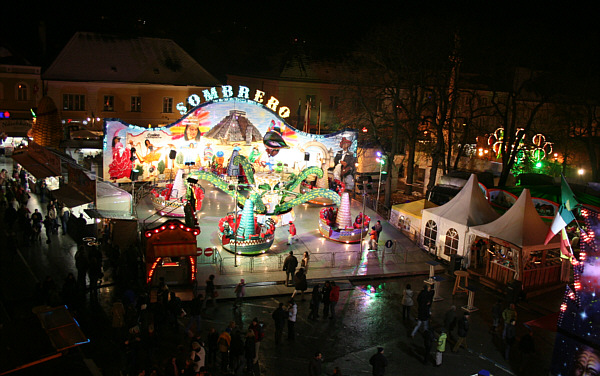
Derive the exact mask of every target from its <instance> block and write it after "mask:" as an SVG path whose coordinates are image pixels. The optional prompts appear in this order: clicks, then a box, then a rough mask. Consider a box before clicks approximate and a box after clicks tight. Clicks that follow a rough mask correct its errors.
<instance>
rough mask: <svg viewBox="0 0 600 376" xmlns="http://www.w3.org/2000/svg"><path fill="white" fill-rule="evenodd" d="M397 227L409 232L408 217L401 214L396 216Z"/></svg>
mask: <svg viewBox="0 0 600 376" xmlns="http://www.w3.org/2000/svg"><path fill="white" fill-rule="evenodd" d="M398 227H400V228H401V229H402V230H404V231H408V232H410V218H408V217H405V216H403V215H401V216H400V217H399V218H398Z"/></svg>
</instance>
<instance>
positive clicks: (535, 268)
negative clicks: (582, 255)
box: [469, 189, 562, 292]
mask: <svg viewBox="0 0 600 376" xmlns="http://www.w3.org/2000/svg"><path fill="white" fill-rule="evenodd" d="M548 229H549V226H548V225H546V223H544V221H543V220H542V219H541V217H540V216H539V214H538V213H537V211H536V209H535V206H534V204H533V202H532V200H531V195H530V193H529V190H527V189H525V190H523V193H521V196H520V197H519V199H518V200H517V202H515V204H514V205H513V206H512V207H511V208H510V209H509V210H508V211H507V212H506V213H505V214H504V215H503V216H502V217H500V218H498V219H497V220H495V221H493V222H491V223H488V224H485V225H481V226H475V227H472V228H471V229H470V230H469V235H470V239H471V242H472V243H474V242H476V241H479V239H484V241H483V248H484V249H483V252H484V263H483V264H484V266H485V272H484V273H483V275H482V278H481V281H482V283H484V284H487V285H489V286H490V287H494V288H504V287H506V286H507V285H508V284H510V283H512V282H513V281H519V282H520V283H521V286H522V288H523V290H524V291H527V292H531V291H536V290H541V289H544V288H546V287H554V286H556V285H557V284H559V283H560V282H561V280H560V277H561V266H562V263H561V259H560V254H559V252H560V250H559V248H560V243H559V241H558V239H553V240H552V241H551V242H550V243H548V244H547V245H544V240H545V238H546V235H547V234H548ZM486 282H487V283H486Z"/></svg>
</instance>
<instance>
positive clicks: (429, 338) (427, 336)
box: [423, 329, 435, 364]
mask: <svg viewBox="0 0 600 376" xmlns="http://www.w3.org/2000/svg"><path fill="white" fill-rule="evenodd" d="M434 340H435V337H434V336H433V331H432V330H429V329H427V330H425V331H424V332H423V350H424V351H423V364H427V360H428V359H429V354H431V346H432V345H433V341H434Z"/></svg>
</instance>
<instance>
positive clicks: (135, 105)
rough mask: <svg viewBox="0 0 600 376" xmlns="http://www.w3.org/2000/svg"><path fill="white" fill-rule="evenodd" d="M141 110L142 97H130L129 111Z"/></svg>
mask: <svg viewBox="0 0 600 376" xmlns="http://www.w3.org/2000/svg"><path fill="white" fill-rule="evenodd" d="M141 111H142V97H131V112H141Z"/></svg>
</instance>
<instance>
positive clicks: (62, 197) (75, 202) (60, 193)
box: [52, 185, 94, 208]
mask: <svg viewBox="0 0 600 376" xmlns="http://www.w3.org/2000/svg"><path fill="white" fill-rule="evenodd" d="M52 195H53V196H54V198H56V199H58V201H60V202H62V203H63V204H65V206H66V207H68V208H74V207H76V206H80V205H84V204H89V203H90V202H93V201H94V199H93V198H91V197H88V196H86V195H84V194H83V193H81V192H80V191H78V190H77V189H75V188H73V187H71V186H70V185H62V186H61V187H60V188H59V189H57V190H55V191H52Z"/></svg>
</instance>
